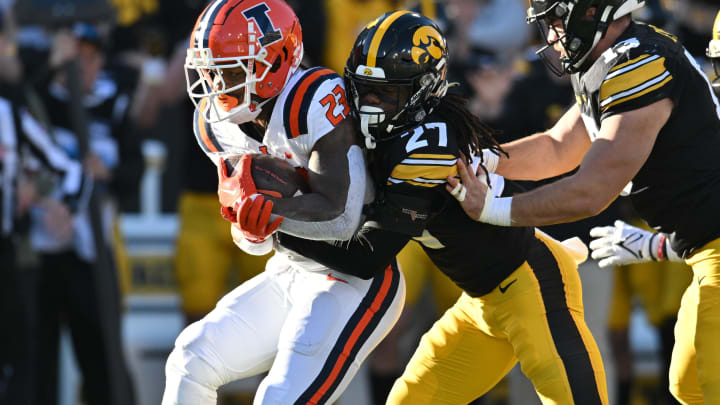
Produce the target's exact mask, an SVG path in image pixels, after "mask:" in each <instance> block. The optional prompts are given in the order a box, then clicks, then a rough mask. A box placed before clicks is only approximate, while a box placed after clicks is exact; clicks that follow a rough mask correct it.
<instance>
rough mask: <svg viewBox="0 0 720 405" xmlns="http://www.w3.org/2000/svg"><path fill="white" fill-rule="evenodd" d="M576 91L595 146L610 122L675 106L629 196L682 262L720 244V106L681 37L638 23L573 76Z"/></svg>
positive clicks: (629, 189) (643, 216) (632, 185)
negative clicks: (658, 105) (667, 103)
mask: <svg viewBox="0 0 720 405" xmlns="http://www.w3.org/2000/svg"><path fill="white" fill-rule="evenodd" d="M572 84H573V89H574V91H575V96H576V101H577V103H578V104H579V105H580V107H581V112H582V119H583V121H584V123H585V127H586V128H587V131H588V134H589V135H590V138H591V140H593V141H594V140H595V139H596V137H597V134H598V132H599V128H600V125H601V123H602V121H603V120H604V119H605V118H607V117H610V116H612V115H614V114H618V113H622V112H626V111H630V110H635V109H638V108H641V107H644V106H647V105H650V104H652V103H654V102H656V101H658V100H661V99H664V98H669V99H670V100H671V101H672V102H673V105H674V108H673V111H672V114H671V115H670V118H669V119H668V122H667V123H666V124H665V126H664V127H663V128H662V130H661V131H660V133H659V134H658V137H657V140H656V141H655V145H654V147H653V149H652V152H651V153H650V156H649V157H648V159H647V161H646V162H645V164H644V165H643V166H642V168H641V169H640V171H639V172H638V174H637V175H636V176H635V177H634V178H633V180H632V183H631V185H629V186H630V187H627V188H626V191H629V193H630V194H629V195H630V198H631V200H632V202H633V205H634V206H635V208H636V210H637V212H638V213H639V214H640V216H641V217H642V218H643V219H644V220H645V221H647V223H648V224H649V225H650V226H652V227H653V228H655V229H656V230H658V231H660V232H665V233H668V234H670V240H671V243H672V247H673V249H674V250H675V251H677V252H678V253H679V254H681V255H682V256H683V257H687V256H689V255H690V254H691V253H692V252H693V250H694V249H697V248H699V247H700V246H702V245H704V244H705V243H707V242H709V241H711V240H714V239H716V238H718V237H720V210H718V207H720V158H718V152H720V104H718V100H717V98H716V97H715V94H714V93H713V91H712V87H711V86H710V82H709V81H708V79H707V77H706V76H705V75H704V73H703V72H702V71H701V70H700V67H699V66H698V65H697V63H696V62H695V60H694V59H693V57H692V56H691V55H690V54H689V53H688V52H687V51H686V50H685V49H684V48H683V46H682V44H680V43H679V42H678V40H677V38H675V37H674V36H672V35H671V34H668V33H667V32H665V31H662V30H660V29H658V28H655V27H653V26H651V25H645V24H640V23H635V22H633V23H631V24H630V26H629V27H628V28H627V30H626V31H625V32H624V33H623V34H622V35H621V36H620V37H619V38H618V41H617V42H616V44H615V45H613V46H612V47H611V48H610V49H608V50H607V51H605V52H604V53H603V54H602V55H601V56H600V57H599V58H598V60H597V61H595V62H594V63H593V64H592V66H591V67H590V68H589V69H588V70H587V71H585V72H581V73H576V74H574V75H573V76H572Z"/></svg>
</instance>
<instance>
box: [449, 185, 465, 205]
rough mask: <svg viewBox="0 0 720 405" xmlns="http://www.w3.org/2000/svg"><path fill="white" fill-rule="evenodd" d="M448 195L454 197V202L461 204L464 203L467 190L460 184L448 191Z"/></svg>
mask: <svg viewBox="0 0 720 405" xmlns="http://www.w3.org/2000/svg"><path fill="white" fill-rule="evenodd" d="M450 194H451V195H452V196H453V197H455V199H456V200H458V201H460V202H463V201H465V195H466V194H467V188H466V187H465V186H463V184H462V183H458V184H456V185H455V187H454V188H453V189H452V190H451V191H450Z"/></svg>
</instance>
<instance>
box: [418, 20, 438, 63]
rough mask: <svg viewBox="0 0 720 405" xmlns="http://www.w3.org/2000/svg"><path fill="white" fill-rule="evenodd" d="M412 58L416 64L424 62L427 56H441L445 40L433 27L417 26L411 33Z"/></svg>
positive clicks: (435, 57) (434, 57) (436, 57)
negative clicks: (412, 33)
mask: <svg viewBox="0 0 720 405" xmlns="http://www.w3.org/2000/svg"><path fill="white" fill-rule="evenodd" d="M413 45H415V46H413V48H412V58H413V60H414V61H415V63H417V64H421V63H425V62H427V61H428V58H429V57H432V58H433V59H440V58H442V55H443V51H445V41H443V38H442V36H441V35H440V33H439V32H438V31H437V30H436V29H435V28H433V27H429V26H424V27H420V28H418V30H417V31H415V34H414V35H413Z"/></svg>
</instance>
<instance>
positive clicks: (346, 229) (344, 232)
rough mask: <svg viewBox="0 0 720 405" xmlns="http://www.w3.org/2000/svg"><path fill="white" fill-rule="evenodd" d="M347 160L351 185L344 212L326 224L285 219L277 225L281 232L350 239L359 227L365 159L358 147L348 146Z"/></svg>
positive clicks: (325, 238)
mask: <svg viewBox="0 0 720 405" xmlns="http://www.w3.org/2000/svg"><path fill="white" fill-rule="evenodd" d="M347 159H348V171H349V175H350V183H349V184H348V189H347V196H346V197H345V207H344V209H343V211H342V212H341V213H340V214H339V215H338V216H336V217H335V218H332V219H329V220H326V221H300V220H295V219H292V218H288V217H285V219H284V220H283V222H282V224H281V225H280V230H281V231H282V232H284V233H287V234H290V235H295V236H298V237H302V238H307V239H314V240H349V239H350V238H352V236H353V235H354V234H355V232H356V231H357V228H358V226H359V225H360V220H361V214H362V207H363V203H364V200H365V189H366V183H367V174H366V170H365V160H364V158H363V153H362V151H361V150H360V147H359V146H356V145H353V146H351V147H350V149H349V150H348V153H347Z"/></svg>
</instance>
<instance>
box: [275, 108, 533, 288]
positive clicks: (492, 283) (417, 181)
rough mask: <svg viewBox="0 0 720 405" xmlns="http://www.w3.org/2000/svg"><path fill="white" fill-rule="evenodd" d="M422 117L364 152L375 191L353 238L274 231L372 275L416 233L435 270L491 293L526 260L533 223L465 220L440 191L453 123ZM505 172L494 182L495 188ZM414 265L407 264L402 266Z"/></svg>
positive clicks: (328, 261) (327, 259)
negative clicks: (320, 238)
mask: <svg viewBox="0 0 720 405" xmlns="http://www.w3.org/2000/svg"><path fill="white" fill-rule="evenodd" d="M438 118H439V117H436V116H434V115H430V116H429V117H428V119H427V120H426V122H425V123H424V124H423V125H421V126H419V127H417V128H415V129H414V130H411V131H409V132H408V133H406V134H403V135H401V136H399V137H397V138H395V139H393V140H390V141H386V142H379V143H378V145H377V149H375V150H372V151H369V152H368V165H369V167H370V171H371V172H372V173H373V180H374V182H375V186H376V189H377V193H376V200H375V202H374V203H373V204H371V205H370V206H368V207H366V210H365V214H366V215H367V222H366V223H365V226H364V227H363V228H362V229H361V230H360V233H359V235H358V237H357V238H355V239H353V240H352V241H351V242H349V243H342V244H339V245H338V246H331V245H329V244H327V243H323V242H319V243H318V242H313V241H305V240H301V239H299V238H294V237H291V236H288V235H285V234H279V235H278V236H279V238H280V240H281V242H282V243H283V246H285V247H287V248H290V249H293V250H295V251H297V252H301V254H303V255H305V256H308V257H310V258H312V259H315V260H317V261H318V262H320V263H323V264H325V265H327V266H329V267H331V268H333V269H334V270H337V271H343V272H345V273H349V274H353V275H356V276H359V277H363V278H368V277H371V276H372V274H374V273H375V272H376V271H378V270H379V269H381V268H383V266H387V265H388V263H389V262H390V261H391V260H393V258H394V257H395V255H396V254H397V253H398V252H399V251H400V250H401V249H402V247H403V246H404V245H405V244H406V243H407V242H408V241H409V240H410V239H415V240H416V241H418V242H419V243H420V244H421V245H422V246H423V249H424V250H425V252H426V253H427V254H428V256H429V257H430V258H431V259H432V261H433V262H434V263H435V265H437V266H438V267H439V268H440V270H441V271H442V272H443V273H445V274H446V275H447V276H448V277H450V279H452V280H453V281H454V282H455V283H456V284H457V285H458V286H459V287H460V288H462V289H463V290H465V291H466V292H467V293H468V294H470V295H471V296H481V295H484V294H487V293H489V292H490V291H492V290H493V289H494V288H495V287H497V286H498V284H500V282H501V281H502V280H503V279H505V278H506V277H507V276H508V275H510V273H512V272H513V271H515V269H517V268H518V267H519V266H521V265H522V264H523V262H525V261H526V259H527V254H528V251H529V248H530V246H531V244H532V242H533V241H534V240H535V236H534V229H532V228H519V227H502V226H494V225H490V224H485V223H481V222H477V221H474V220H472V219H470V218H469V217H468V216H467V215H466V214H465V212H464V211H463V210H462V207H461V206H460V204H459V203H458V202H457V201H456V200H455V199H454V198H453V197H452V196H451V195H450V193H448V192H447V191H446V190H445V182H446V178H447V176H455V175H457V166H456V161H457V159H458V157H459V156H460V153H459V150H458V146H457V142H456V137H455V134H454V132H453V129H452V127H451V126H450V125H448V124H446V123H445V122H443V121H442V120H440V119H438ZM502 180H503V179H502V178H500V177H497V178H496V179H495V181H493V182H491V186H493V187H494V189H493V191H494V193H495V194H496V195H497V190H498V188H500V187H501V186H502V185H503V182H502ZM405 270H406V271H410V272H411V271H412V269H405Z"/></svg>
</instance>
